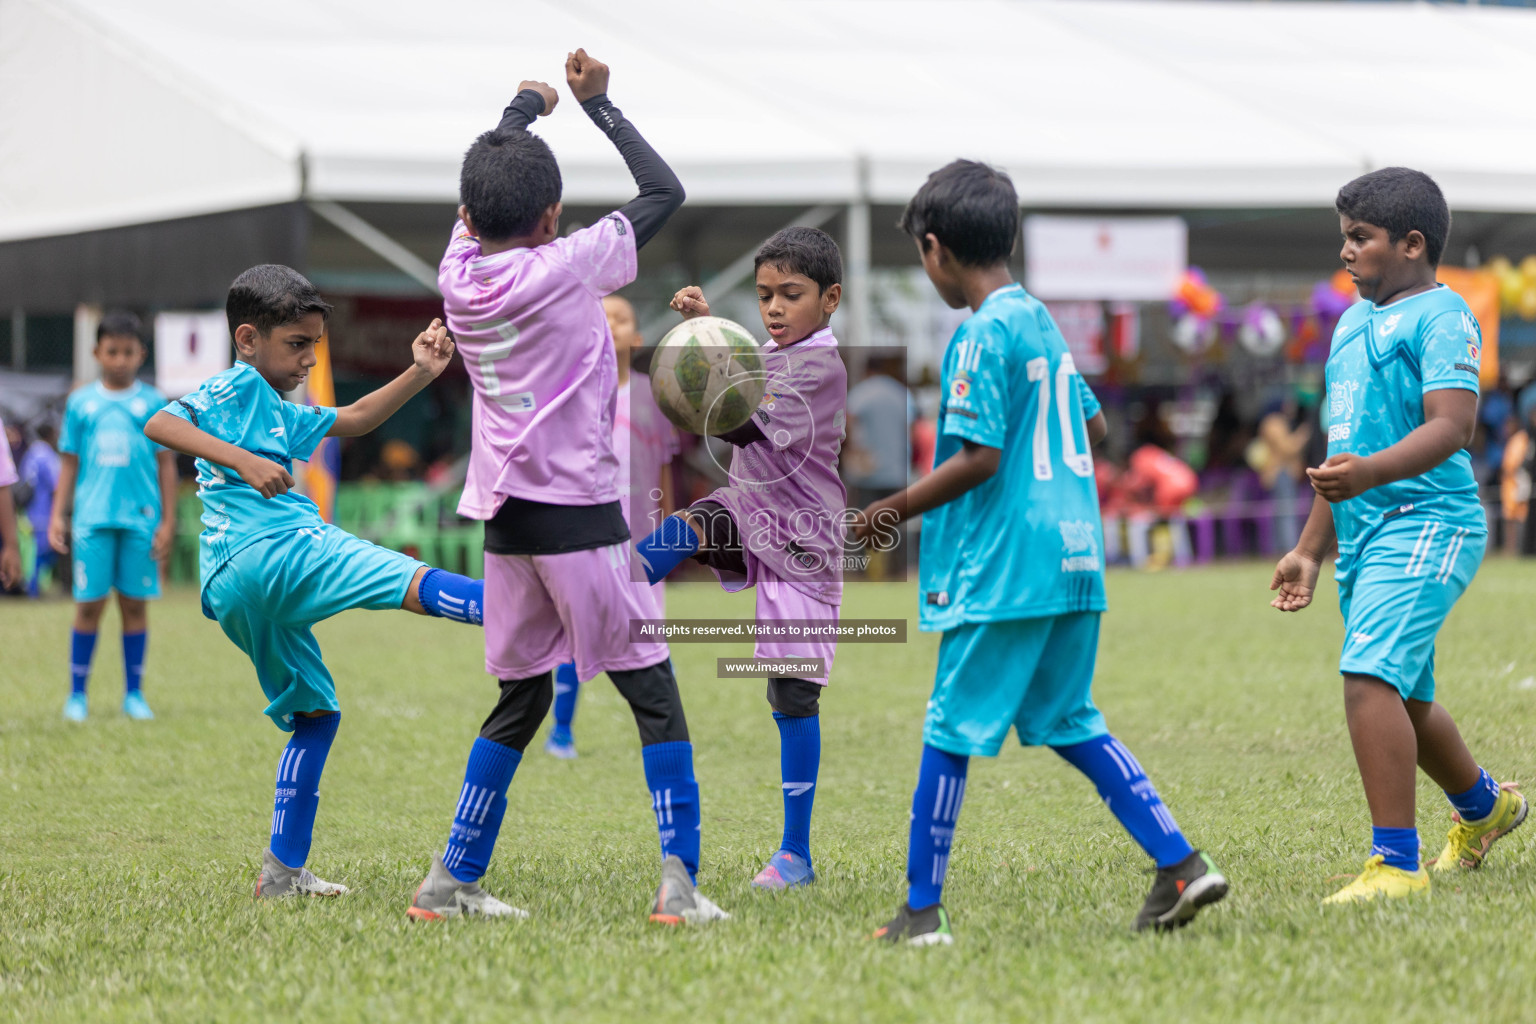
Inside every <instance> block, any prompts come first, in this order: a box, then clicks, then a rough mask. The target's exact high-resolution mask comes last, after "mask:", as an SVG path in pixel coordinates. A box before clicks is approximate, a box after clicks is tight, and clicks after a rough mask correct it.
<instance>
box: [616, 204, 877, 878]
mask: <svg viewBox="0 0 1536 1024" xmlns="http://www.w3.org/2000/svg"><path fill="white" fill-rule="evenodd" d="M753 264H754V277H755V279H756V284H757V304H758V312H759V313H760V314H761V315H762V318H763V326H764V327H765V328H766V329H767V331H768V337H769V340H768V343H767V344H765V345H764V346H763V348H762V357H763V373H764V375H765V377H766V381H767V387H766V390H765V392H764V394H763V399H762V401H761V402H760V403H759V404H758V407H757V410H756V411H755V412H754V413H753V415H752V418H751V419H749V420H747V422H746V423H745V424H743V425H742V426H740V427H738V428H736V429H735V430H732V431H730V432H728V433H725V434H722V435H720V436H721V438H722V439H723V440H725V441H729V442H730V443H731V444H732V445H734V446H735V449H736V450H735V452H734V453H733V455H732V457H731V465H730V469H729V472H728V477H729V482H728V483H727V485H726V486H725V487H722V488H719V489H718V490H716V491H714V492H713V493H712V494H710V495H709V496H708V497H705V498H702V499H700V500H699V501H696V502H694V503H693V505H692V506H690V507H689V508H687V509H685V510H684V511H683V512H681V513H679V514H678V515H676V516H670V517H668V518H667V519H665V520H663V521H662V523H661V525H660V526H659V527H657V529H656V530H655V531H654V532H652V533H651V535H650V536H648V537H646V538H644V539H642V540H641V541H640V542H639V543H638V544H637V545H636V550H638V551H639V553H640V559H641V562H642V563H643V564H644V565H645V567H646V577H647V578H648V579H649V580H650V581H651V582H653V583H655V582H658V581H660V580H662V579H664V578H665V577H666V575H667V574H668V573H669V572H671V571H672V569H673V568H675V567H676V566H677V565H678V564H679V563H680V562H682V561H683V559H685V558H694V559H695V560H697V561H699V562H702V563H703V564H705V565H707V566H709V567H710V568H711V569H713V570H714V572H715V575H716V577H717V578H718V579H719V580H720V585H721V586H722V587H724V588H725V589H726V590H728V591H733V592H734V591H738V590H744V589H745V588H747V587H755V588H756V591H757V608H756V616H757V620H758V621H759V622H764V623H773V622H782V621H785V620H799V621H809V622H817V623H827V624H829V625H835V624H836V622H837V617H838V609H839V607H840V605H841V604H842V594H843V571H842V570H843V566H842V554H843V546H842V532H843V520H844V515H845V512H846V510H847V502H848V492H847V489H846V488H845V487H844V486H843V481H842V478H841V477H840V476H839V475H838V472H837V462H838V455H839V453H840V452H841V450H842V446H843V437H844V434H845V432H846V428H847V412H846V406H847V404H848V371H847V369H846V368H845V367H844V366H843V360H842V357H841V356H840V355H839V354H838V351H837V339H836V338H835V337H833V335H832V328H831V327H830V326H829V325H830V321H831V319H832V314H833V313H834V312H836V310H837V306H838V303H839V302H840V301H841V299H842V294H843V285H842V276H843V260H842V255H841V253H839V252H838V249H837V243H836V242H834V241H833V240H832V237H831V236H830V235H828V234H827V233H826V232H825V231H821V230H819V229H817V228H811V227H792V228H785V229H784V230H783V231H780V232H778V233H777V234H775V235H774V236H773V237H772V238H770V239H768V241H766V242H764V243H763V245H762V246H761V248H759V249H758V250H757V256H756V257H755V259H754V260H753ZM672 308H673V309H675V310H677V311H678V312H680V313H682V314H683V316H684V317H695V316H708V315H709V302H708V301H707V300H706V299H705V297H704V293H703V292H702V291H701V290H700V289H699V288H698V287H697V286H693V285H690V286H689V287H687V288H684V289H682V290H680V291H679V292H678V293H677V294H676V295H675V296H674V297H673V299H672ZM753 655H754V657H756V658H757V659H758V660H760V661H772V660H782V659H792V658H807V659H809V658H814V659H819V660H820V662H821V672H820V674H819V675H816V676H815V677H814V678H797V677H790V676H775V677H770V678H769V680H768V694H767V696H768V706H769V707H770V708H772V709H773V719H774V723H775V724H776V725H777V726H778V730H779V771H780V776H781V780H782V781H781V787H782V790H783V800H784V831H783V836H782V838H781V839H780V841H779V849H778V851H777V852H775V853H774V854H773V855H772V856H771V857H769V859H768V862H767V863H766V864H765V865H763V868H762V870H761V871H759V872H758V873H757V875H756V877H754V878H753V879H752V885H753V886H754V887H755V888H758V889H770V890H782V889H791V888H797V887H799V886H802V885H809V884H811V883H812V882H814V881H815V880H816V872H815V869H814V867H813V865H812V862H811V811H812V808H813V807H814V804H815V799H816V781H817V777H818V775H819V773H820V768H821V693H822V690H823V689H824V688H825V687H826V685H827V681H828V679H829V677H830V676H831V673H832V661H833V659H834V658H835V657H836V655H837V640H836V638H835V637H834V636H826V637H822V638H820V639H817V640H816V641H814V642H806V641H799V642H792V641H781V640H776V639H759V640H758V641H757V643H756V645H755V649H754V651H753Z"/></svg>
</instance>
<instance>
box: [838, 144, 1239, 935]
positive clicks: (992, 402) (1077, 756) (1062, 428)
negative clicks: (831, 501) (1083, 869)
mask: <svg viewBox="0 0 1536 1024" xmlns="http://www.w3.org/2000/svg"><path fill="white" fill-rule="evenodd" d="M1018 226H1019V202H1018V196H1017V195H1016V194H1015V192H1014V190H1013V183H1012V182H1011V181H1010V180H1009V179H1008V176H1007V175H1005V174H1003V173H1001V172H1000V171H996V170H993V169H992V168H990V167H988V166H986V165H985V164H980V163H975V162H972V161H968V160H957V161H955V162H954V163H951V164H949V165H948V166H946V167H944V168H942V169H940V170H938V171H935V172H934V173H933V174H931V175H929V177H928V181H927V183H925V184H924V185H923V187H922V188H920V189H919V190H918V192H917V194H916V195H915V196H913V198H912V201H911V202H910V203H908V204H907V208H906V211H905V212H904V213H903V214H902V218H901V223H900V227H901V229H902V230H903V231H905V232H906V233H907V234H908V235H910V236H911V237H912V239H913V241H915V242H916V243H917V247H918V251H919V253H920V254H921V256H922V261H923V269H924V270H925V271H926V272H927V274H928V278H929V280H930V281H932V282H933V285H934V288H935V289H936V290H937V291H938V293H939V296H940V297H941V298H942V299H943V300H944V301H945V303H946V304H947V305H948V306H949V307H950V308H952V309H960V308H962V307H965V306H969V307H970V308H971V310H972V316H971V317H970V319H968V320H966V321H965V322H964V323H963V324H961V325H960V327H959V328H958V329H957V330H956V331H955V335H954V337H953V338H952V339H951V340H950V343H949V347H948V349H947V350H946V352H945V355H944V368H943V386H942V394H943V405H942V407H941V409H940V413H939V424H938V435H939V439H938V447H937V449H936V451H935V453H934V470H933V472H932V473H930V474H929V475H928V476H926V477H924V478H923V479H922V480H920V481H918V482H916V483H914V484H912V485H911V486H910V487H908V488H907V489H906V490H904V491H901V492H899V493H897V494H894V495H892V496H891V497H889V498H885V499H882V500H880V501H877V502H874V503H873V504H871V505H870V506H869V507H868V508H866V509H865V510H864V517H863V519H862V521H861V522H859V523H858V524H856V526H855V533H856V535H858V536H868V535H869V534H870V533H872V532H873V531H874V530H876V529H878V528H879V524H881V523H890V524H894V523H896V522H899V521H901V520H903V519H907V518H910V517H911V516H915V515H919V514H921V515H923V530H922V551H921V558H920V560H919V566H920V570H919V571H920V580H921V587H920V594H921V603H920V605H919V620H920V625H921V627H922V628H923V629H925V630H942V631H943V634H944V637H943V640H942V641H941V642H940V644H939V664H938V671H937V675H936V678H935V682H934V688H933V696H932V698H931V699H930V700H929V702H928V714H927V720H926V723H925V724H924V727H923V742H924V747H923V758H922V765H921V768H920V769H919V773H918V783H917V790H916V792H915V793H914V794H913V797H912V819H911V820H912V824H911V832H910V837H909V846H908V855H907V881H908V885H909V888H908V896H907V901H906V902H905V903H904V904H903V905H902V907H901V910H900V911H899V912H898V913H897V915H896V917H895V918H894V919H893V920H892V921H890V922H889V923H887V924H886V925H885V926H884V927H882V928H880V929H879V930H878V931H876V932H875V936H876V937H877V938H883V939H886V940H888V941H890V942H907V943H912V944H915V945H933V944H945V945H947V944H949V943H950V942H952V941H953V935H952V933H951V930H950V924H949V915H948V913H947V912H946V911H945V909H944V905H943V904H942V903H941V902H940V897H941V895H942V891H943V885H944V875H945V872H946V870H947V868H948V866H949V857H950V850H951V845H952V842H953V839H954V834H955V825H956V822H957V821H958V820H959V817H960V807H961V804H962V803H963V802H964V799H965V780H966V770H967V767H968V765H969V761H970V758H971V757H972V756H973V755H978V754H980V755H984V756H987V757H993V756H996V754H997V752H998V750H999V749H1000V748H1001V747H1002V744H1003V741H1004V739H1006V738H1007V735H1008V730H1009V729H1010V728H1013V729H1016V730H1017V732H1018V737H1019V742H1020V743H1021V744H1023V745H1025V746H1038V745H1044V746H1049V747H1050V748H1051V749H1052V750H1054V751H1056V753H1057V754H1059V755H1061V756H1062V757H1063V758H1064V759H1066V760H1067V761H1068V762H1069V763H1070V764H1072V766H1073V767H1075V768H1077V769H1078V770H1079V771H1081V772H1082V773H1083V774H1085V775H1087V776H1088V777H1089V778H1090V779H1091V780H1092V781H1093V783H1094V785H1095V787H1097V789H1098V791H1099V795H1100V796H1101V797H1102V798H1103V799H1104V802H1105V804H1106V805H1107V806H1108V807H1109V809H1110V811H1111V812H1112V813H1113V814H1114V815H1115V817H1117V818H1119V819H1120V823H1121V824H1122V825H1124V826H1125V828H1126V830H1127V831H1128V832H1130V834H1131V837H1132V838H1133V839H1135V840H1136V842H1137V843H1138V844H1139V845H1140V846H1141V847H1142V849H1143V850H1145V851H1146V852H1147V854H1148V855H1149V856H1150V857H1152V859H1153V861H1154V863H1155V864H1156V866H1157V877H1156V879H1155V880H1154V881H1153V883H1152V891H1151V893H1150V894H1149V895H1148V896H1147V900H1146V903H1145V904H1144V905H1143V906H1142V908H1141V912H1140V913H1139V914H1138V915H1137V917H1136V921H1135V927H1136V929H1137V930H1141V929H1143V928H1147V927H1156V928H1158V929H1171V928H1175V927H1179V926H1182V925H1184V924H1187V923H1188V922H1189V921H1190V919H1192V918H1193V917H1194V916H1195V914H1196V913H1197V912H1198V911H1199V909H1200V908H1201V907H1203V906H1206V905H1208V904H1210V903H1213V902H1215V901H1217V900H1219V899H1221V898H1222V897H1223V896H1225V895H1226V892H1227V882H1226V879H1225V878H1223V877H1222V876H1221V874H1220V873H1219V872H1218V871H1217V870H1216V867H1215V865H1214V864H1213V863H1212V862H1211V859H1210V858H1209V857H1208V856H1206V855H1205V854H1203V853H1201V852H1200V851H1198V850H1195V849H1193V848H1192V847H1191V846H1190V845H1189V843H1188V841H1187V840H1185V838H1184V836H1183V834H1182V833H1181V832H1180V831H1179V828H1178V826H1177V825H1176V824H1175V823H1174V820H1173V815H1172V814H1170V813H1169V812H1168V808H1167V807H1165V806H1164V805H1163V802H1162V800H1161V799H1160V798H1159V797H1158V795H1157V790H1156V789H1155V788H1154V787H1153V785H1152V782H1151V780H1149V779H1148V778H1147V776H1146V773H1145V772H1144V771H1143V770H1142V767H1141V765H1140V764H1139V763H1138V762H1137V760H1136V758H1135V757H1133V756H1132V755H1131V752H1130V751H1129V750H1127V749H1126V748H1125V747H1124V745H1122V744H1121V743H1120V741H1119V740H1117V739H1115V738H1114V737H1113V736H1111V735H1110V734H1109V730H1108V728H1107V727H1106V725H1105V723H1104V716H1103V715H1101V714H1100V713H1099V710H1098V708H1096V707H1095V706H1094V704H1093V698H1092V695H1091V687H1092V682H1093V670H1094V661H1095V657H1096V654H1097V649H1098V640H1099V616H1100V614H1101V613H1102V612H1103V611H1104V610H1105V608H1106V603H1105V598H1104V563H1103V559H1102V557H1101V554H1100V553H1101V551H1102V546H1103V528H1102V525H1101V523H1100V519H1099V505H1098V494H1097V490H1096V486H1095V483H1094V474H1093V455H1092V454H1091V452H1090V445H1092V444H1093V443H1096V442H1097V441H1099V440H1102V439H1103V437H1104V434H1105V430H1106V428H1105V423H1104V415H1103V413H1102V412H1101V411H1100V408H1099V403H1098V400H1097V399H1096V398H1094V396H1093V393H1092V392H1091V391H1090V390H1089V389H1088V386H1087V385H1086V384H1085V383H1084V382H1083V379H1082V378H1081V377H1080V376H1078V373H1077V369H1076V367H1075V366H1074V365H1073V362H1072V356H1071V353H1069V352H1068V351H1067V346H1066V343H1065V341H1063V340H1062V337H1061V332H1060V331H1059V330H1058V329H1057V327H1056V324H1055V322H1054V321H1053V320H1052V319H1051V316H1050V313H1048V312H1047V311H1046V309H1045V307H1044V306H1043V305H1042V304H1041V303H1040V302H1039V300H1037V299H1035V298H1034V297H1033V296H1031V295H1029V294H1027V293H1026V292H1025V291H1024V289H1023V288H1022V287H1021V286H1019V285H1018V284H1016V283H1015V282H1014V280H1013V276H1012V275H1011V274H1010V273H1009V270H1008V257H1009V255H1010V254H1011V253H1012V251H1013V246H1014V240H1015V238H1016V236H1017V233H1018Z"/></svg>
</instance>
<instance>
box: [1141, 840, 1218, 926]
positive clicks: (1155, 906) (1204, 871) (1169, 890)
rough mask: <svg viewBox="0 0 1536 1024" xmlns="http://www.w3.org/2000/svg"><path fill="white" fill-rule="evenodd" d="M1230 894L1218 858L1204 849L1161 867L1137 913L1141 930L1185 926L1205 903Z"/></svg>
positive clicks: (1209, 903) (1208, 904) (1208, 903)
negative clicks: (1216, 860)
mask: <svg viewBox="0 0 1536 1024" xmlns="http://www.w3.org/2000/svg"><path fill="white" fill-rule="evenodd" d="M1226 894H1227V880H1226V878H1224V877H1223V876H1222V874H1221V872H1220V871H1218V870H1216V862H1215V861H1213V860H1211V858H1210V856H1209V855H1208V854H1206V853H1204V852H1203V851H1201V850H1196V851H1195V852H1194V853H1191V854H1190V855H1189V856H1188V857H1185V858H1184V859H1183V860H1181V861H1179V862H1178V863H1177V864H1175V865H1173V867H1170V868H1158V870H1157V878H1156V879H1154V880H1153V882H1152V891H1151V892H1150V893H1148V894H1147V902H1146V903H1144V904H1142V907H1141V913H1139V914H1137V915H1136V923H1135V925H1134V927H1135V929H1136V930H1137V931H1145V930H1146V929H1147V928H1156V929H1157V930H1158V931H1160V932H1170V931H1173V930H1174V929H1175V928H1182V927H1184V926H1185V925H1186V924H1189V922H1190V921H1193V920H1194V918H1195V915H1196V914H1198V913H1199V912H1200V908H1201V907H1208V906H1210V905H1211V904H1212V903H1215V902H1217V901H1218V900H1220V899H1221V898H1222V897H1223V896H1225V895H1226Z"/></svg>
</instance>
